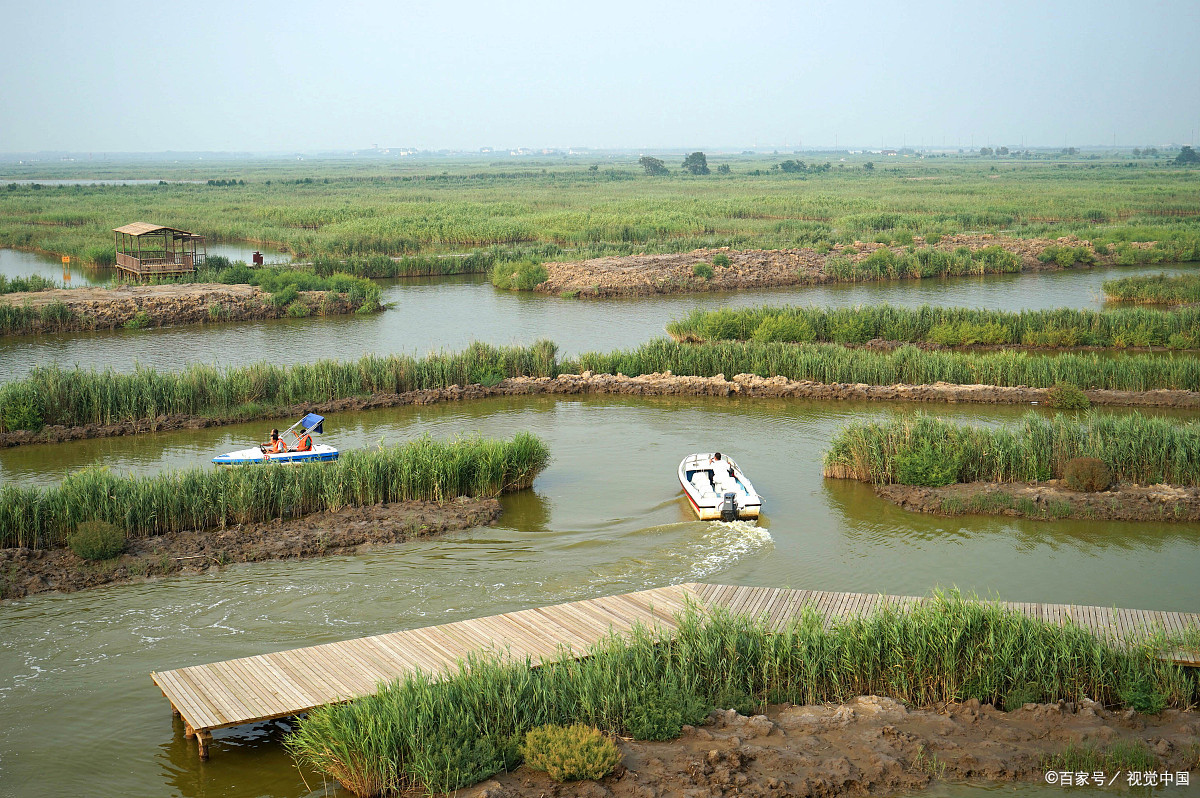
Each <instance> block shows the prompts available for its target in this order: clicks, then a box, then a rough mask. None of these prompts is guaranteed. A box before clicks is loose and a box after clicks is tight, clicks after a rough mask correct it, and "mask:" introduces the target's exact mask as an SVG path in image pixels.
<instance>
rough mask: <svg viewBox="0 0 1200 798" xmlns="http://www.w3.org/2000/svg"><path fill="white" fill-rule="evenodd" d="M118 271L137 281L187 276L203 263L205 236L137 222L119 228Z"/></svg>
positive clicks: (115, 230) (116, 231) (117, 232)
mask: <svg viewBox="0 0 1200 798" xmlns="http://www.w3.org/2000/svg"><path fill="white" fill-rule="evenodd" d="M113 233H115V234H116V237H117V268H118V269H120V270H121V271H123V272H126V273H128V274H131V275H133V276H135V277H156V276H158V275H170V274H188V273H191V272H194V271H196V267H197V266H199V265H200V264H202V263H204V258H205V256H206V255H207V250H206V249H205V248H204V236H199V235H195V234H193V233H189V232H188V231H187V230H180V229H178V228H175V227H164V226H163V225H159V224H150V223H148V222H134V223H133V224H127V225H125V226H124V227H116V228H114V229H113Z"/></svg>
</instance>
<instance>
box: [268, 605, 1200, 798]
mask: <svg viewBox="0 0 1200 798" xmlns="http://www.w3.org/2000/svg"><path fill="white" fill-rule="evenodd" d="M679 621H680V626H679V628H678V629H677V630H676V631H675V632H671V633H668V632H663V631H647V630H646V629H644V628H639V629H635V630H634V631H633V633H632V634H631V635H630V636H629V637H628V638H618V637H615V636H614V637H610V638H607V639H605V640H603V641H601V642H600V643H598V644H597V645H595V646H593V647H592V648H590V649H589V650H588V651H586V652H583V653H584V656H583V658H581V659H573V658H571V657H570V656H569V655H567V654H565V653H564V655H562V656H561V657H559V658H557V659H552V660H551V661H549V662H544V663H532V662H528V661H527V662H511V661H502V660H500V659H497V658H495V657H492V656H480V657H475V658H471V659H469V660H468V661H466V662H463V663H460V664H459V667H458V669H457V670H451V671H450V672H448V673H443V674H437V675H436V676H435V675H433V674H428V673H418V674H416V675H413V676H409V677H406V678H404V679H402V680H398V681H394V682H391V683H390V684H382V685H380V689H379V692H378V693H377V694H375V695H373V696H370V697H365V698H361V699H357V700H355V701H352V702H349V703H345V704H338V705H329V706H324V707H320V708H318V709H315V710H313V711H311V712H309V713H308V715H307V717H306V718H304V719H303V720H301V721H300V722H299V725H298V727H297V729H296V731H295V732H293V733H292V734H291V735H290V736H289V737H288V740H287V747H288V749H289V750H290V751H291V752H292V754H293V756H295V757H296V758H297V759H298V760H300V761H301V762H303V763H304V764H306V765H309V766H311V767H314V768H316V769H317V770H319V771H321V772H322V773H325V774H327V775H329V776H330V777H332V778H334V779H337V780H338V781H340V782H342V783H343V784H344V785H346V786H347V787H348V788H349V789H350V790H351V791H352V792H354V793H356V794H358V795H388V796H391V795H398V794H400V793H401V792H403V791H405V790H410V789H412V790H420V791H423V792H426V793H437V792H449V791H452V790H455V789H459V788H462V787H466V786H468V785H470V784H472V783H475V782H478V781H481V780H483V779H485V778H487V777H488V776H490V775H492V774H493V773H496V772H498V771H500V770H503V769H506V768H511V767H512V766H514V765H515V764H516V763H517V761H518V755H517V754H516V752H515V741H516V740H519V739H520V737H521V736H522V735H523V734H524V733H525V732H526V731H527V730H528V729H530V728H534V727H536V726H540V725H542V724H546V723H559V724H567V723H586V724H589V725H595V726H598V727H599V728H601V729H602V730H604V731H607V732H610V733H615V734H631V731H632V729H634V728H636V727H637V724H638V723H639V718H641V717H644V716H645V715H646V714H647V713H651V714H653V713H655V712H659V711H661V710H662V709H663V708H664V707H669V708H678V707H692V708H698V709H699V713H700V715H701V717H702V716H703V714H706V713H707V711H709V710H710V709H712V708H714V707H716V708H722V709H723V708H727V707H729V706H730V705H731V702H734V701H736V702H737V703H740V704H743V705H745V706H747V707H755V708H757V707H762V706H764V705H766V704H769V703H784V702H791V703H795V704H820V703H824V702H831V701H832V702H838V701H845V700H847V699H849V698H852V697H854V696H857V695H864V694H868V695H880V696H887V697H891V698H894V699H897V700H899V701H903V702H905V703H907V704H913V705H921V706H928V705H934V704H940V703H942V702H947V701H966V700H969V699H978V700H980V701H981V702H985V703H994V704H998V705H1010V704H1013V703H1016V702H1015V701H1014V700H1013V699H1014V697H1015V696H1018V695H1019V696H1020V699H1021V703H1023V702H1024V701H1025V700H1028V701H1040V702H1050V701H1057V700H1068V701H1078V700H1080V699H1083V698H1085V697H1086V698H1091V699H1093V700H1096V701H1100V702H1102V703H1105V704H1110V705H1112V704H1115V705H1118V706H1120V705H1123V704H1125V703H1126V701H1125V699H1126V698H1127V697H1129V696H1131V695H1132V694H1133V693H1135V692H1137V691H1141V693H1142V694H1147V695H1151V696H1152V697H1153V698H1154V699H1155V700H1156V701H1158V702H1161V703H1163V704H1165V705H1167V706H1171V707H1180V708H1182V707H1187V706H1190V705H1192V704H1194V703H1195V702H1196V701H1197V700H1198V699H1200V680H1198V679H1197V676H1196V675H1195V674H1194V673H1192V672H1190V671H1189V670H1187V669H1185V668H1183V667H1180V666H1178V665H1175V664H1171V663H1167V662H1163V661H1161V660H1159V659H1157V658H1156V653H1157V652H1158V651H1159V650H1161V649H1162V648H1164V647H1167V646H1168V645H1174V644H1175V643H1176V641H1175V640H1168V639H1167V638H1166V637H1165V636H1163V635H1159V636H1158V637H1155V638H1152V639H1149V640H1144V641H1142V642H1140V643H1132V642H1130V641H1107V640H1101V639H1100V638H1098V637H1096V636H1095V635H1093V634H1092V633H1091V632H1089V631H1086V630H1083V629H1080V628H1079V627H1076V626H1073V625H1068V626H1058V625H1054V624H1048V623H1046V622H1043V621H1039V620H1034V619H1032V618H1029V617H1026V616H1024V615H1022V614H1019V613H1017V612H1014V611H1011V610H1007V609H1003V608H1001V607H999V606H996V605H993V604H984V603H979V602H976V601H970V600H965V599H963V598H962V597H961V596H959V595H958V594H957V593H953V594H948V595H947V594H936V595H934V596H933V597H932V598H930V599H928V600H927V601H926V602H924V603H923V604H921V605H919V606H913V607H909V608H903V609H901V608H895V607H889V608H885V609H882V610H880V611H879V612H878V613H876V614H874V615H872V616H869V617H865V618H855V619H849V620H834V621H833V622H832V624H831V625H830V627H828V628H825V627H824V626H823V625H822V621H821V617H820V616H819V615H818V614H817V613H816V612H815V611H814V610H813V609H812V608H811V607H809V608H805V609H804V610H803V611H802V612H801V613H800V614H799V615H798V616H797V617H796V618H794V619H792V620H790V621H789V622H787V623H786V624H783V625H782V626H781V627H779V626H776V627H771V626H768V625H767V623H766V622H765V620H764V619H758V618H749V617H744V616H736V615H731V614H729V613H727V612H722V611H718V612H715V613H713V614H711V615H708V616H701V615H700V614H699V613H697V612H694V611H688V612H686V613H685V614H683V615H682V616H681V617H680V619H679ZM1179 638H1180V639H1183V638H1187V640H1188V641H1189V644H1193V643H1194V642H1196V641H1200V630H1189V631H1188V632H1185V633H1184V634H1183V635H1180V636H1179ZM533 664H541V667H537V668H531V667H530V665H533ZM690 711H694V709H693V710H690ZM694 721H695V718H694V717H688V712H684V713H682V714H680V715H677V716H676V717H675V718H674V728H673V729H672V731H673V735H671V736H678V734H679V731H680V726H681V724H682V723H685V722H694Z"/></svg>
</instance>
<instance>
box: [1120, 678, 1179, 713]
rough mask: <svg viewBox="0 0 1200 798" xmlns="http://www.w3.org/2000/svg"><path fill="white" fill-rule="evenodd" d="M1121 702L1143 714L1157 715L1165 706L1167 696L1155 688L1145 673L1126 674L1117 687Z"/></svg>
mask: <svg viewBox="0 0 1200 798" xmlns="http://www.w3.org/2000/svg"><path fill="white" fill-rule="evenodd" d="M1117 695H1119V696H1120V697H1121V702H1122V703H1124V704H1126V705H1127V706H1129V707H1131V708H1132V709H1135V710H1137V711H1138V712H1141V713H1143V714H1145V715H1157V714H1158V713H1160V712H1162V711H1163V710H1164V709H1166V708H1167V697H1166V696H1165V695H1164V694H1163V693H1162V692H1160V691H1159V690H1157V689H1156V688H1155V687H1154V685H1153V684H1151V682H1150V679H1149V678H1148V677H1147V675H1146V674H1145V673H1138V674H1137V675H1135V676H1127V677H1126V679H1125V681H1124V683H1123V684H1122V685H1121V686H1120V687H1119V688H1117Z"/></svg>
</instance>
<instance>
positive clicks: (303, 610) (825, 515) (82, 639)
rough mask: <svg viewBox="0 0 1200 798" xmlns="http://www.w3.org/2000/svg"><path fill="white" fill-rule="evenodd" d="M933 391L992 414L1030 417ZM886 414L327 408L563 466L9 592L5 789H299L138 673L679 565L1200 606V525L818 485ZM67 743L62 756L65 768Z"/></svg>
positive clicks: (43, 452) (537, 598) (59, 449)
mask: <svg viewBox="0 0 1200 798" xmlns="http://www.w3.org/2000/svg"><path fill="white" fill-rule="evenodd" d="M936 410H937V412H938V414H939V415H942V416H946V417H949V418H954V419H959V420H964V421H965V420H971V421H979V422H984V423H1004V422H1008V421H1011V420H1013V419H1014V418H1016V417H1017V415H1019V413H1020V412H1021V410H1020V409H1018V408H999V407H960V406H947V407H938V408H937V409H936ZM888 412H891V411H890V410H889V409H888V408H885V407H881V406H879V405H874V404H856V403H832V402H828V403H827V402H787V401H775V400H739V399H723V398H722V399H673V398H662V399H641V398H625V397H584V398H576V397H572V398H569V399H566V398H562V399H559V398H554V397H520V398H505V399H491V400H485V401H479V402H469V403H459V404H446V405H437V406H426V407H408V408H397V409H389V410H382V411H372V412H369V413H357V414H347V415H344V416H339V417H337V418H331V419H330V420H329V422H327V431H326V436H325V439H326V441H327V442H330V443H335V444H337V445H339V446H341V447H343V448H355V447H361V446H371V445H377V444H378V443H379V442H380V441H383V442H385V443H395V442H399V441H402V440H405V439H409V438H412V437H414V436H416V435H420V434H424V433H429V434H432V435H434V436H437V437H449V436H453V435H457V434H474V433H482V434H487V435H509V434H511V433H513V432H515V431H517V430H523V429H529V430H532V431H533V432H535V433H536V434H538V435H540V436H542V437H543V438H544V439H545V440H546V441H547V443H548V444H549V445H550V448H551V450H552V452H553V454H554V462H553V464H552V465H551V466H550V468H549V469H547V471H546V472H544V473H543V474H542V475H541V477H539V479H538V480H537V482H536V483H535V485H534V488H533V489H532V490H530V491H524V492H521V493H517V494H513V495H509V496H506V497H504V498H503V505H504V514H503V516H502V517H501V519H500V522H499V523H498V524H497V525H496V526H495V527H491V528H481V529H475V530H470V531H467V532H462V533H455V534H450V535H447V536H444V537H441V538H437V539H431V540H425V541H420V542H413V543H407V544H401V545H397V546H389V547H385V548H379V549H375V550H373V551H370V552H367V553H364V554H360V555H358V556H353V557H333V558H328V559H322V560H306V561H293V562H276V563H260V564H251V565H243V566H235V567H230V568H227V569H225V570H221V571H217V572H213V573H209V574H206V575H203V576H194V577H179V578H172V579H165V580H159V581H153V582H146V583H141V584H135V585H125V586H114V587H110V588H103V589H99V590H93V591H85V592H81V593H75V594H71V595H47V596H40V597H33V598H30V599H23V600H20V601H15V602H8V603H6V604H5V605H4V606H3V608H2V609H3V612H0V705H2V706H3V707H4V712H3V715H4V723H2V724H0V785H3V786H4V789H5V790H11V791H12V792H13V793H21V794H25V793H30V792H33V791H35V790H40V791H42V792H46V793H47V794H76V793H78V794H88V793H89V791H90V789H91V788H92V787H93V786H94V779H95V778H96V777H97V775H98V774H99V775H101V776H102V778H103V782H104V785H105V790H106V791H107V792H110V793H111V794H129V795H183V796H205V797H206V798H209V797H211V796H218V795H228V796H235V795H236V796H247V795H270V796H306V795H309V794H310V793H311V792H312V790H313V789H317V788H318V787H319V786H320V784H319V780H318V781H316V782H314V781H313V780H312V777H311V774H310V775H309V782H308V787H306V786H305V784H304V781H303V780H302V777H301V774H300V773H298V772H297V770H296V768H295V766H294V765H293V764H292V762H291V760H290V758H289V757H288V756H287V755H286V753H285V752H284V751H283V749H282V748H281V746H280V740H281V737H282V733H283V730H284V729H285V728H286V724H284V723H268V724H262V725H260V726H258V727H255V728H241V729H236V730H230V731H223V732H219V733H218V734H217V738H216V742H215V745H214V752H213V758H212V760H211V761H210V762H208V763H200V762H199V761H198V760H197V759H196V754H195V748H194V746H192V745H190V744H188V743H186V742H185V741H184V740H183V738H182V735H181V733H180V729H179V727H178V723H177V722H175V723H173V722H172V720H171V717H170V712H169V707H168V705H167V703H166V701H165V700H164V699H163V698H162V697H161V696H160V694H159V693H158V690H157V689H156V688H155V687H154V685H153V684H152V683H151V682H150V679H149V676H148V674H149V672H150V671H151V670H155V669H165V668H174V667H180V666H186V665H189V664H198V663H202V662H209V661H213V660H217V659H224V658H230V657H238V656H245V655H250V654H256V653H262V652H265V651H272V650H279V649H285V648H292V647H296V646H303V645H310V644H316V643H324V642H330V641H334V640H341V639H345V638H351V637H358V636H362V635H370V634H376V633H381V632H387V631H392V630H396V629H402V628H410V627H416V626H423V625H428V624H436V623H445V622H449V621H454V620H459V619H463V618H469V617H473V616H479V615H487V614H492V613H497V612H505V611H509V610H513V609H517V608H521V607H528V606H533V605H541V604H550V603H555V602H560V601H566V600H571V599H578V598H584V597H591V596H599V595H606V594H611V593H620V592H626V591H630V590H638V589H642V588H646V587H651V586H655V585H665V584H670V583H673V582H679V581H713V582H728V583H737V584H749V585H772V586H781V587H795V588H819V589H827V590H857V591H865V592H884V593H901V594H914V593H915V594H924V593H927V592H928V591H929V590H930V589H932V588H933V587H935V586H939V585H940V586H943V587H953V586H957V587H959V588H961V589H963V590H965V591H969V592H975V593H978V594H980V595H982V596H989V597H991V596H994V597H999V598H1004V599H1012V600H1020V601H1049V602H1064V603H1065V602H1071V603H1081V604H1086V603H1092V604H1102V605H1106V606H1114V605H1115V606H1125V607H1140V608H1149V609H1187V610H1194V609H1195V608H1196V607H1197V606H1200V581H1198V580H1196V579H1195V574H1196V573H1197V572H1198V571H1200V525H1196V524H1188V525H1155V524H1130V523H1102V522H1094V521H1088V522H1080V521H1055V522H1037V521H1022V520H1015V519H1008V518H989V517H965V518H955V519H942V518H935V517H932V516H924V515H917V514H912V513H908V512H905V511H903V510H900V509H898V508H896V507H894V506H892V505H890V504H888V503H886V502H883V501H880V500H879V499H877V498H876V497H875V496H874V494H873V493H872V491H871V489H870V488H869V487H868V486H866V485H862V484H859V483H853V482H844V481H834V480H824V479H823V478H822V477H821V474H820V461H821V453H822V451H823V450H824V449H825V448H826V446H827V445H828V441H829V438H830V436H831V435H832V433H833V431H834V430H835V429H836V427H837V426H839V425H840V424H841V423H843V422H845V421H847V420H850V419H854V418H877V417H883V416H884V415H886V414H887V413H888ZM269 426H270V424H269V423H268V422H264V423H261V424H253V425H242V426H238V427H226V428H220V429H215V430H199V431H189V432H184V433H170V434H161V435H147V436H140V437H137V438H129V439H108V440H103V441H87V442H82V443H80V444H72V445H69V446H46V447H20V448H17V449H8V450H3V451H0V479H3V480H5V481H8V480H13V481H16V482H19V483H21V484H41V485H48V484H53V483H54V482H56V481H57V480H59V479H60V478H61V477H62V475H63V474H64V473H65V472H66V471H68V470H71V469H75V468H79V467H81V466H84V465H89V464H97V465H106V466H108V467H111V468H113V469H114V470H116V471H118V472H132V473H154V472H157V471H159V470H161V469H163V468H164V467H186V466H192V465H196V464H203V463H206V462H207V460H208V459H209V458H211V457H212V456H213V455H214V454H216V453H219V452H221V451H225V450H228V449H232V448H236V447H239V446H241V445H244V444H245V443H246V442H247V441H253V440H257V439H258V437H260V436H261V433H262V432H263V430H264V429H265V428H267V427H269ZM709 448H719V449H721V450H723V451H728V452H730V453H732V454H733V455H734V456H735V457H736V458H737V459H738V461H739V462H740V463H741V465H742V466H743V467H744V468H745V470H746V471H747V473H748V474H749V475H750V476H751V478H752V479H753V480H754V481H755V484H756V486H757V487H758V488H759V490H760V491H761V492H762V493H763V495H764V496H765V499H766V501H765V505H764V509H765V517H764V519H763V521H762V523H761V525H760V526H758V527H750V526H748V525H745V524H737V525H728V524H719V523H702V522H698V521H695V520H693V517H692V516H691V511H690V510H689V508H688V506H687V504H686V501H685V500H684V499H683V498H682V496H681V494H680V491H679V486H678V484H677V483H676V478H675V468H676V466H677V465H678V462H679V459H680V458H681V457H682V456H683V455H684V454H686V453H688V452H690V451H697V450H703V449H709ZM64 751H70V759H71V767H70V768H62V767H59V766H58V763H60V762H61V761H62V757H63V752H64ZM952 794H960V793H958V792H955V793H952ZM1027 794H1029V795H1036V794H1038V793H1036V792H1031V793H1027Z"/></svg>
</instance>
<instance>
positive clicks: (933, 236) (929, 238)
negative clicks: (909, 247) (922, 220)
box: [925, 233, 942, 247]
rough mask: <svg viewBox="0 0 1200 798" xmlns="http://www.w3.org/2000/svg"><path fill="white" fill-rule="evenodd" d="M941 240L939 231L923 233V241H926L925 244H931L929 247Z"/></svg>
mask: <svg viewBox="0 0 1200 798" xmlns="http://www.w3.org/2000/svg"><path fill="white" fill-rule="evenodd" d="M941 241H942V234H941V233H927V234H926V235H925V243H926V244H928V245H929V246H931V247H932V246H933V245H934V244H940V243H941Z"/></svg>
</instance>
